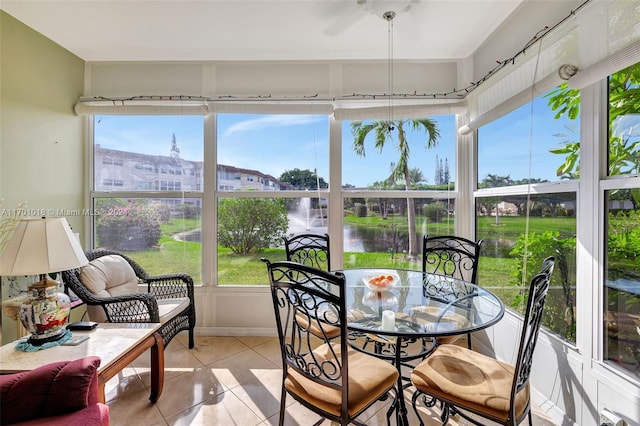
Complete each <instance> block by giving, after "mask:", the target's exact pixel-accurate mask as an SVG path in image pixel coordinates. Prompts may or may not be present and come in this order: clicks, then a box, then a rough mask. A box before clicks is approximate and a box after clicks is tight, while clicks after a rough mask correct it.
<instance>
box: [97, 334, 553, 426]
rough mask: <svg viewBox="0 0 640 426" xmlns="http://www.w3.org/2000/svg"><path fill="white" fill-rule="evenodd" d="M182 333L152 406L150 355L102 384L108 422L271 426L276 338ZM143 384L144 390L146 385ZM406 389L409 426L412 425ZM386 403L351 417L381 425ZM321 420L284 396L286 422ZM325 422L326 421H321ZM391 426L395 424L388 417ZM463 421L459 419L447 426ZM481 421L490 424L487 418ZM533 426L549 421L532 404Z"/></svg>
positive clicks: (278, 380)
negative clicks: (191, 338)
mask: <svg viewBox="0 0 640 426" xmlns="http://www.w3.org/2000/svg"><path fill="white" fill-rule="evenodd" d="M187 339H188V336H187V335H186V333H184V334H183V335H182V334H181V335H180V336H177V337H176V338H175V339H174V340H172V342H171V345H170V346H169V347H168V348H167V351H166V353H165V383H164V390H163V393H162V395H161V397H160V399H159V400H158V402H157V403H156V404H152V403H150V402H149V390H148V389H149V382H150V381H149V359H150V355H149V353H148V352H147V353H145V354H143V355H141V356H140V357H139V358H138V359H137V360H136V361H135V362H134V363H132V365H131V366H129V367H127V368H125V369H124V370H123V371H122V373H121V374H119V375H117V376H116V377H114V378H113V379H111V380H110V381H109V382H107V385H106V393H107V399H108V401H109V403H108V404H109V407H110V414H111V425H112V426H121V425H122V426H130V425H136V426H137V425H143V426H147V425H149V426H168V425H194V426H199V425H213V426H218V425H220V426H222V425H224V426H226V425H242V426H245V425H247V426H252V425H260V426H268V425H277V424H278V412H279V409H280V387H281V385H282V370H281V368H280V365H281V359H280V357H281V355H280V346H279V343H278V339H277V338H265V337H238V338H235V337H202V336H198V337H196V348H194V349H191V350H189V349H187V348H186V345H187V341H188V340H187ZM145 387H146V388H145ZM411 392H412V389H411V388H409V389H407V391H406V392H405V398H406V401H407V409H408V419H409V424H411V425H418V424H419V422H418V419H417V417H416V414H415V413H414V412H413V409H412V407H411ZM390 404H391V400H390V399H389V400H387V401H378V402H376V404H374V405H373V406H372V407H370V408H369V409H367V410H366V411H365V412H364V413H363V414H362V415H361V416H359V417H358V420H360V421H362V422H364V423H365V424H367V426H378V425H380V426H382V425H387V419H386V411H387V409H388V407H389V405H390ZM420 411H421V417H422V419H423V421H424V422H425V425H426V426H435V425H440V424H441V423H440V411H439V408H438V407H437V406H436V407H434V408H425V407H421V408H420ZM319 419H320V417H319V416H318V415H317V414H315V413H313V412H311V411H310V410H308V409H306V408H305V407H303V406H302V405H300V404H299V403H298V402H296V401H295V400H294V399H293V398H292V397H287V410H286V413H285V425H287V426H296V425H300V426H308V425H312V424H314V423H315V422H317V421H318V420H319ZM329 424H331V423H330V422H328V421H325V422H324V423H323V425H329ZM391 424H392V425H395V424H396V421H395V417H392V421H391ZM468 424H469V423H468V422H467V421H465V420H462V419H461V418H459V417H454V418H452V419H450V422H449V425H450V426H465V425H468ZM486 424H487V426H493V424H492V423H490V422H486ZM534 425H535V426H556V424H555V423H554V422H553V421H552V420H551V419H549V418H548V417H547V416H546V415H545V413H544V412H541V411H540V410H539V409H538V408H537V407H534Z"/></svg>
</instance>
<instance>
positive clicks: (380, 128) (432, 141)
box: [351, 118, 440, 260]
mask: <svg viewBox="0 0 640 426" xmlns="http://www.w3.org/2000/svg"><path fill="white" fill-rule="evenodd" d="M405 124H407V125H409V126H410V127H411V128H412V129H413V130H416V131H419V130H423V131H424V132H425V134H427V135H428V138H427V143H426V147H427V148H431V147H434V146H436V145H437V143H438V137H439V136H440V131H439V130H438V128H437V126H436V123H435V122H434V121H433V120H430V119H428V118H421V119H417V120H413V119H412V120H392V121H373V122H366V123H365V122H362V121H354V122H353V123H351V133H352V134H353V137H354V138H353V149H354V151H355V152H356V154H357V155H360V156H362V157H364V156H365V139H366V137H367V135H368V134H369V133H372V132H373V134H374V147H375V148H376V149H377V150H378V152H380V151H382V149H383V148H384V145H385V143H386V142H387V141H388V140H391V138H390V137H389V136H391V134H392V132H394V130H395V131H396V134H397V141H396V143H397V145H396V149H397V150H398V153H399V158H398V162H397V163H396V164H395V167H394V169H393V170H392V171H391V173H390V175H389V179H391V180H393V181H398V180H402V179H403V180H404V185H405V190H407V191H408V190H410V189H411V177H410V174H409V153H410V150H409V141H408V140H407V134H406V132H405V130H404V126H405ZM407 223H408V226H409V250H408V255H409V259H410V260H414V259H417V257H418V247H417V246H418V242H417V236H416V217H415V208H414V203H413V198H408V197H407Z"/></svg>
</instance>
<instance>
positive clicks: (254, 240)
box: [218, 198, 289, 254]
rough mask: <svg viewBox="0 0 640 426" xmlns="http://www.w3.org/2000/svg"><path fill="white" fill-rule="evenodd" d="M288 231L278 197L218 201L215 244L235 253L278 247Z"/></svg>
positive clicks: (283, 210)
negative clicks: (272, 246)
mask: <svg viewBox="0 0 640 426" xmlns="http://www.w3.org/2000/svg"><path fill="white" fill-rule="evenodd" d="M288 228H289V219H288V217H287V208H286V206H285V201H284V200H283V199H281V198H275V199H269V198H223V199H221V200H220V201H219V202H218V243H219V244H220V245H222V246H223V247H226V248H229V249H231V251H232V252H234V253H236V254H249V253H254V252H256V251H259V250H263V249H266V248H268V247H270V246H271V245H277V244H280V243H281V242H282V237H284V236H285V235H286V233H287V230H288Z"/></svg>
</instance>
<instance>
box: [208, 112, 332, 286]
mask: <svg viewBox="0 0 640 426" xmlns="http://www.w3.org/2000/svg"><path fill="white" fill-rule="evenodd" d="M217 131H218V133H217V137H216V144H217V149H216V152H217V175H216V178H217V179H216V180H217V182H216V189H217V192H216V203H217V218H216V235H217V247H216V256H217V257H216V260H217V262H216V266H217V267H216V274H217V277H216V282H217V284H219V285H247V284H248V285H266V284H268V282H269V279H268V276H267V270H266V268H265V266H264V263H262V262H261V261H260V258H262V257H265V258H268V259H270V260H272V261H275V260H284V259H285V256H286V255H285V250H284V242H283V237H284V236H285V235H291V234H297V233H303V232H314V233H321V234H323V233H326V232H328V226H327V225H328V216H327V207H328V202H327V194H326V191H327V188H328V177H329V118H328V117H327V116H319V115H304V114H299V115H277V114H271V115H253V114H220V115H218V117H217ZM274 195H275V196H274Z"/></svg>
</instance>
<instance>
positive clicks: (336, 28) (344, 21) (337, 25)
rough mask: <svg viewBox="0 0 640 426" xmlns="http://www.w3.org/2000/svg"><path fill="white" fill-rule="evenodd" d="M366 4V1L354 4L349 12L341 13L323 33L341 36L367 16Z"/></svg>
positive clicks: (362, 0)
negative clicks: (364, 6) (364, 7)
mask: <svg viewBox="0 0 640 426" xmlns="http://www.w3.org/2000/svg"><path fill="white" fill-rule="evenodd" d="M365 4H366V0H358V1H357V2H353V3H352V4H351V6H350V7H349V8H348V9H347V10H345V11H344V12H341V13H340V15H339V16H338V17H337V18H336V19H335V20H334V21H333V22H332V23H331V24H330V25H329V26H328V27H326V28H325V29H324V31H322V32H323V33H324V34H325V35H328V36H336V35H338V34H340V33H341V32H343V31H344V30H346V29H347V28H348V27H350V26H351V25H353V24H354V23H356V22H357V21H359V20H360V19H362V18H364V17H365V16H366V15H367V12H366V11H365V10H364V9H363V5H365Z"/></svg>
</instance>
